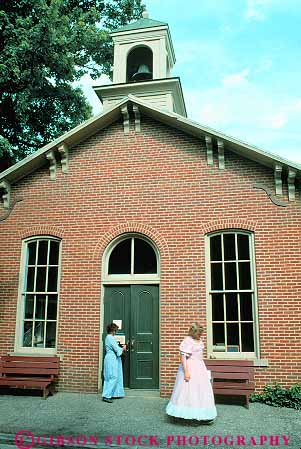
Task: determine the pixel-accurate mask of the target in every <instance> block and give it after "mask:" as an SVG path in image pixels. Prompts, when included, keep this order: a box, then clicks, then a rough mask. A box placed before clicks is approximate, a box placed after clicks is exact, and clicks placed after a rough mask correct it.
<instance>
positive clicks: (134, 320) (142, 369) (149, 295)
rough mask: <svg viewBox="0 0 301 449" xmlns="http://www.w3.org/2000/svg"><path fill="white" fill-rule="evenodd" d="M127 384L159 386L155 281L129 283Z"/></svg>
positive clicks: (137, 386)
mask: <svg viewBox="0 0 301 449" xmlns="http://www.w3.org/2000/svg"><path fill="white" fill-rule="evenodd" d="M131 340H132V342H133V340H134V343H133V344H132V348H131V372H130V384H131V388H158V386H159V372H158V371H159V370H158V368H159V366H158V365H159V363H158V359H159V296H158V286H157V285H144V286H143V285H132V289H131Z"/></svg>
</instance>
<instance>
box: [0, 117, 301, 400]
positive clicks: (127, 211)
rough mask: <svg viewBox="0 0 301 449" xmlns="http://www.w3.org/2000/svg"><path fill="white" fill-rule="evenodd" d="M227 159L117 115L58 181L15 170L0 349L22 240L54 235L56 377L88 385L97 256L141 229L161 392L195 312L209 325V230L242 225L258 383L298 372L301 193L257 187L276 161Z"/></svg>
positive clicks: (268, 181) (0, 294)
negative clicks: (278, 196)
mask: <svg viewBox="0 0 301 449" xmlns="http://www.w3.org/2000/svg"><path fill="white" fill-rule="evenodd" d="M225 163H226V168H225V170H219V168H218V164H217V160H216V158H215V160H214V166H211V167H209V166H208V165H207V160H206V151H205V149H204V145H203V144H202V143H201V142H200V141H198V140H197V139H194V138H192V137H190V136H187V135H185V134H183V133H181V132H178V131H176V130H174V129H171V128H168V127H166V126H164V125H162V124H160V123H156V122H153V121H151V120H150V119H147V118H145V117H142V132H141V133H135V131H134V129H133V128H131V132H130V134H128V135H125V134H124V132H123V125H122V123H121V122H118V123H115V124H113V125H112V126H110V127H109V128H107V129H105V130H103V131H101V132H99V133H98V134H97V135H95V136H93V137H91V138H90V139H88V140H87V141H85V142H84V143H81V144H80V145H78V146H77V147H76V148H74V149H72V150H70V161H69V172H68V174H63V173H62V172H61V170H60V168H59V169H58V172H57V178H56V180H55V181H51V180H50V176H49V170H48V169H47V168H46V167H45V168H42V169H40V170H38V171H36V172H35V173H33V174H31V175H30V176H28V177H26V178H25V179H23V180H21V181H19V182H18V183H17V185H16V186H14V188H13V197H15V196H17V195H18V196H21V197H22V198H23V201H21V202H19V203H17V205H16V206H15V209H14V210H13V212H12V214H11V215H10V217H9V218H8V219H6V220H5V221H3V222H0V232H1V236H0V244H1V251H0V279H1V283H0V353H1V354H2V353H7V352H8V351H13V349H14V338H15V323H16V318H15V315H16V306H17V297H18V279H19V269H20V254H21V242H22V239H23V238H25V237H28V236H34V235H38V234H43V235H45V234H49V235H54V236H58V237H61V238H62V278H61V302H60V311H59V337H58V353H59V354H60V355H62V356H63V360H62V370H61V376H60V384H59V385H60V388H61V389H65V390H71V391H86V392H95V391H96V389H97V378H98V367H99V339H100V334H99V332H100V323H101V322H102V321H101V320H102V317H101V316H100V298H101V260H102V255H103V252H104V250H105V248H106V246H107V245H108V243H109V242H110V241H111V240H112V239H113V238H115V237H117V236H118V235H120V234H122V233H124V232H141V233H144V234H145V235H147V236H148V237H150V238H151V239H152V240H153V241H154V243H155V244H156V245H157V246H158V248H159V250H160V254H161V285H160V301H161V325H160V328H161V339H160V340H161V358H160V363H161V368H160V375H161V394H162V395H163V396H164V395H168V394H169V393H170V391H171V388H172V386H173V382H174V379H175V373H176V370H177V366H178V362H179V354H178V343H180V341H181V339H182V338H183V336H184V335H185V334H186V332H187V328H188V325H189V323H190V322H191V321H193V320H199V321H201V322H202V323H204V324H205V317H206V288H205V251H204V243H205V234H206V233H207V232H209V231H213V230H220V229H228V228H242V229H246V230H250V231H253V232H254V235H255V252H256V269H257V271H256V274H257V287H258V308H259V328H260V348H261V358H263V359H268V361H269V366H268V367H267V368H257V369H256V379H257V388H261V387H262V386H263V385H264V384H265V383H270V382H273V381H278V382H280V383H281V384H282V385H283V386H288V385H291V384H292V383H295V382H296V381H297V380H299V381H301V363H300V361H301V344H300V333H301V324H300V323H301V302H300V296H301V295H300V293H301V282H300V279H301V256H300V254H301V251H300V247H301V245H300V243H301V239H300V222H301V221H300V220H301V204H300V200H298V199H297V200H296V202H294V203H290V204H289V206H288V207H277V206H275V205H274V204H272V202H271V201H270V200H269V198H268V197H267V195H266V193H265V192H263V191H262V190H257V189H254V188H253V184H254V183H255V182H263V183H264V184H265V185H266V186H268V187H270V188H272V189H274V181H273V172H272V170H270V169H268V168H265V167H262V166H260V165H258V164H256V163H255V162H251V161H249V160H247V159H243V158H241V157H239V156H237V155H235V154H234V153H231V152H229V151H228V149H227V147H226V151H225ZM283 199H284V200H286V199H287V198H286V197H285V196H284V197H283ZM3 212H4V210H3V209H1V210H0V214H3ZM171 334H172V336H173V338H172V341H171V338H170V336H171ZM205 337H206V336H205Z"/></svg>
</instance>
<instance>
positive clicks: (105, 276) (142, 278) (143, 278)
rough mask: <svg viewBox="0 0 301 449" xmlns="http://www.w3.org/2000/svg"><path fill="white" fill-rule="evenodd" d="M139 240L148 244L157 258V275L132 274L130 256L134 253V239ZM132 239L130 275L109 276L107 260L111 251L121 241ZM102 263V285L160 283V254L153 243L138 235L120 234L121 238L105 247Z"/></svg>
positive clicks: (132, 258) (132, 262)
mask: <svg viewBox="0 0 301 449" xmlns="http://www.w3.org/2000/svg"><path fill="white" fill-rule="evenodd" d="M135 238H136V239H141V240H144V241H145V242H146V243H148V244H149V245H150V246H151V247H152V249H153V250H154V252H155V255H156V258H157V273H153V274H147V273H146V274H133V271H134V270H133V267H134V257H132V254H133V253H134V252H133V251H134V246H133V245H134V239H135ZM127 239H132V241H131V274H109V273H108V271H109V260H110V256H111V254H112V251H113V250H114V249H115V247H116V246H117V245H118V244H119V243H120V242H122V241H123V240H127ZM103 260H104V263H103V272H102V280H103V283H106V284H135V283H136V284H141V283H148V284H151V283H154V284H157V283H158V282H160V254H159V251H158V249H157V247H156V246H155V245H154V244H153V242H152V241H151V240H150V239H148V238H147V237H145V236H144V235H142V234H139V233H129V234H122V235H121V236H119V237H117V238H116V239H114V240H113V241H112V242H111V243H110V244H109V245H108V247H107V249H106V252H105V254H104V258H103Z"/></svg>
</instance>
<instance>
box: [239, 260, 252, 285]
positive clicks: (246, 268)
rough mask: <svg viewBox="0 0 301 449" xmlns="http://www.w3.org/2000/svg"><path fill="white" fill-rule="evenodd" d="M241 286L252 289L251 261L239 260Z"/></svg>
mask: <svg viewBox="0 0 301 449" xmlns="http://www.w3.org/2000/svg"><path fill="white" fill-rule="evenodd" d="M238 268H239V287H240V290H250V289H251V270H250V262H239V264H238Z"/></svg>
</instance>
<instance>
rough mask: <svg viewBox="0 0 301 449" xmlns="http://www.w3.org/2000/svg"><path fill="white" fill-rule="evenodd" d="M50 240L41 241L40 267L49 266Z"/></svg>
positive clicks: (39, 252) (39, 251)
mask: <svg viewBox="0 0 301 449" xmlns="http://www.w3.org/2000/svg"><path fill="white" fill-rule="evenodd" d="M47 254H48V240H40V241H39V250H38V265H47Z"/></svg>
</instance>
